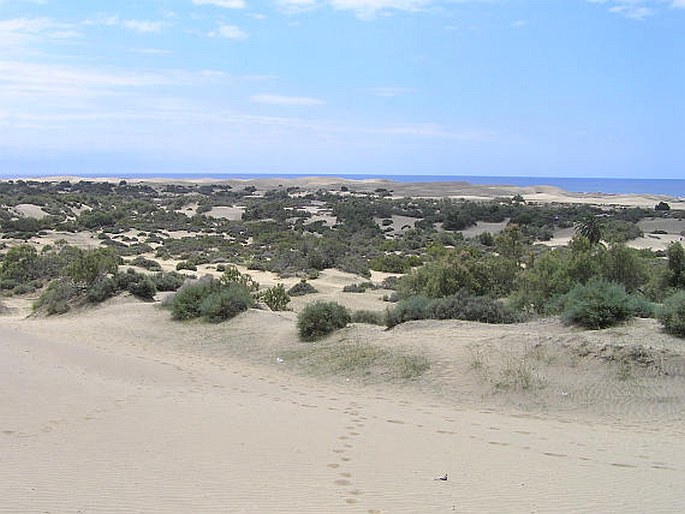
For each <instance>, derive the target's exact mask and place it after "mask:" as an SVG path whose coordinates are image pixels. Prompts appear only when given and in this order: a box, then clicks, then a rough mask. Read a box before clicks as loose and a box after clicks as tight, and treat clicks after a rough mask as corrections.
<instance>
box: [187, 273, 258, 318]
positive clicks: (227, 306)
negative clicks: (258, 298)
mask: <svg viewBox="0 0 685 514" xmlns="http://www.w3.org/2000/svg"><path fill="white" fill-rule="evenodd" d="M253 304H254V302H253V300H252V296H251V295H250V292H249V291H248V290H247V289H246V288H245V286H243V285H241V284H237V283H235V282H233V283H230V284H228V285H224V286H222V287H221V288H219V289H218V290H216V291H213V292H211V293H210V294H209V295H208V296H206V297H204V298H203V299H202V302H201V303H200V314H201V315H202V317H203V318H204V319H205V320H207V321H210V322H212V323H220V322H221V321H225V320H227V319H231V318H233V317H234V316H236V315H237V314H239V313H241V312H243V311H246V310H247V309H249V308H250V307H252V305H253Z"/></svg>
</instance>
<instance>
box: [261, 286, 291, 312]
mask: <svg viewBox="0 0 685 514" xmlns="http://www.w3.org/2000/svg"><path fill="white" fill-rule="evenodd" d="M261 299H262V301H263V302H264V303H265V304H266V306H267V307H268V308H269V309H271V310H272V311H285V310H288V304H289V303H290V297H289V296H288V293H287V292H286V290H285V286H284V285H283V284H278V285H276V286H274V287H270V288H269V289H267V290H266V291H264V292H263V293H262V294H261Z"/></svg>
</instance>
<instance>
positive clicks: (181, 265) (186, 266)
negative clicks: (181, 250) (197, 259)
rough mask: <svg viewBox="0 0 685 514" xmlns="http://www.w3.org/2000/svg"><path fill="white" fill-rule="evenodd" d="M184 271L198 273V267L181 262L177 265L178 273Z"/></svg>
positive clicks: (190, 263)
mask: <svg viewBox="0 0 685 514" xmlns="http://www.w3.org/2000/svg"><path fill="white" fill-rule="evenodd" d="M183 269H187V270H189V271H197V266H196V265H195V264H193V263H192V262H188V261H181V262H179V263H178V264H177V265H176V271H181V270H183Z"/></svg>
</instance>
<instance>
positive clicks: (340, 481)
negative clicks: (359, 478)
mask: <svg viewBox="0 0 685 514" xmlns="http://www.w3.org/2000/svg"><path fill="white" fill-rule="evenodd" d="M333 483H334V484H335V485H350V483H351V482H350V481H349V480H347V479H345V478H338V479H337V480H334V481H333Z"/></svg>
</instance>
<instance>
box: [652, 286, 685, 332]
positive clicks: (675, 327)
mask: <svg viewBox="0 0 685 514" xmlns="http://www.w3.org/2000/svg"><path fill="white" fill-rule="evenodd" d="M658 318H659V322H660V323H661V325H662V326H663V327H664V329H666V331H667V332H670V333H671V334H673V335H676V336H678V337H685V291H677V292H676V293H674V294H672V295H671V296H669V297H668V298H667V299H666V301H664V305H663V307H662V308H661V309H659V312H658Z"/></svg>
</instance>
